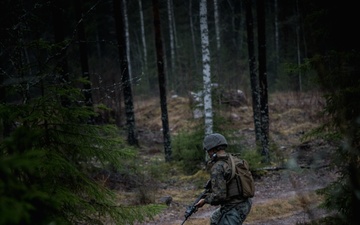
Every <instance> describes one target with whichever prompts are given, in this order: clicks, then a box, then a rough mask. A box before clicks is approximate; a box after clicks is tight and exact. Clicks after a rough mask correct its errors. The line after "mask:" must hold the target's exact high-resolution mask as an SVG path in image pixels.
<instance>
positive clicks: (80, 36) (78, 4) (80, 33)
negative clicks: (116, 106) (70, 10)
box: [75, 0, 93, 107]
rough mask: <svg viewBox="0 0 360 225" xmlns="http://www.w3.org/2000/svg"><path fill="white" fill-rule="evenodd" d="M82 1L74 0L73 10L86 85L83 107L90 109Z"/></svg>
mask: <svg viewBox="0 0 360 225" xmlns="http://www.w3.org/2000/svg"><path fill="white" fill-rule="evenodd" d="M82 4H83V3H82V0H75V10H76V18H77V21H78V27H77V29H78V30H77V35H78V40H79V48H80V61H81V71H82V76H83V78H84V79H85V80H87V83H85V84H84V95H85V105H86V106H89V107H92V106H93V100H92V93H91V79H90V72H89V62H88V52H87V44H86V35H85V28H84V20H83V17H82V14H83V12H82Z"/></svg>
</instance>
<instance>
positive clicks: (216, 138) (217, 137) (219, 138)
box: [203, 133, 228, 151]
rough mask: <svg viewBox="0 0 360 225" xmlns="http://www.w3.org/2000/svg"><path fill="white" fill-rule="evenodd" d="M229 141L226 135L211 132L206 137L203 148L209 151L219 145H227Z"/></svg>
mask: <svg viewBox="0 0 360 225" xmlns="http://www.w3.org/2000/svg"><path fill="white" fill-rule="evenodd" d="M227 145H228V143H227V141H226V139H225V137H224V136H223V135H221V134H219V133H213V134H209V135H207V136H206V137H205V138H204V142H203V148H204V150H205V151H209V150H211V149H213V148H216V147H218V146H227Z"/></svg>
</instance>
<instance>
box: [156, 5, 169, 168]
mask: <svg viewBox="0 0 360 225" xmlns="http://www.w3.org/2000/svg"><path fill="white" fill-rule="evenodd" d="M152 2H153V15H154V28H155V45H156V58H157V68H158V77H159V90H160V106H161V121H162V127H163V137H164V151H165V161H166V162H170V161H171V159H172V150H171V139H170V129H169V118H168V111H167V100H166V79H165V78H166V76H165V70H164V50H163V41H162V36H161V23H160V12H159V3H158V0H153V1H152Z"/></svg>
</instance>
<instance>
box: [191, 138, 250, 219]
mask: <svg viewBox="0 0 360 225" xmlns="http://www.w3.org/2000/svg"><path fill="white" fill-rule="evenodd" d="M227 145H228V143H227V141H226V139H225V137H224V136H223V135H221V134H218V133H213V134H210V135H207V136H206V137H205V138H204V142H203V147H204V150H205V151H206V152H207V153H208V155H209V157H210V159H211V162H212V166H211V177H210V180H211V190H210V193H209V194H208V195H207V196H206V197H205V198H203V199H200V200H199V201H198V203H196V204H195V206H196V207H198V208H200V207H202V206H203V205H204V204H210V205H215V206H217V205H220V207H219V208H217V209H216V210H215V211H214V212H213V213H212V215H211V217H210V225H235V224H236V225H241V224H243V222H244V221H245V219H246V217H247V215H248V214H249V212H250V210H251V206H252V201H251V198H244V197H243V196H242V195H241V193H240V192H241V190H239V188H238V187H237V184H236V182H231V181H232V180H230V176H231V170H232V169H231V166H229V163H228V160H227V159H228V157H229V155H228V153H226V151H225V149H226V147H227Z"/></svg>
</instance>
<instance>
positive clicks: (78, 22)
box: [0, 0, 360, 224]
mask: <svg viewBox="0 0 360 225" xmlns="http://www.w3.org/2000/svg"><path fill="white" fill-rule="evenodd" d="M214 2H215V1H207V3H208V4H207V6H208V26H209V30H208V35H209V39H210V54H211V77H212V82H213V83H217V84H218V85H219V87H220V89H221V90H242V91H243V92H244V93H246V95H247V96H251V92H252V91H253V90H252V89H251V84H250V78H251V75H250V74H251V71H250V69H249V51H248V46H249V39H248V35H247V34H248V33H247V29H248V25H249V24H248V23H247V22H248V21H247V20H246V13H248V12H249V11H247V12H246V4H249V3H251V4H250V5H251V8H250V9H251V12H252V13H253V15H254V16H253V19H254V21H253V24H252V25H253V27H254V39H253V41H254V43H255V45H254V46H255V59H258V58H259V56H258V54H259V53H258V49H259V46H258V45H257V40H258V33H257V25H258V19H259V18H262V16H263V17H265V34H266V36H265V37H266V56H265V57H266V65H263V66H265V67H266V81H267V91H268V92H269V93H276V92H280V93H284V94H286V93H288V92H311V91H320V92H321V93H323V96H324V98H325V100H326V106H325V107H324V117H326V118H327V120H324V124H323V126H322V128H321V129H319V130H317V131H315V134H316V135H322V136H324V137H327V138H329V139H331V140H333V141H336V142H338V143H339V144H338V147H339V150H338V152H337V154H336V156H334V164H335V165H336V166H337V167H338V170H339V173H340V174H341V176H340V178H339V182H338V183H336V184H334V186H332V187H330V189H329V190H328V191H325V195H327V197H328V198H327V201H326V205H327V207H329V208H331V209H337V210H338V211H339V215H340V217H339V220H336V221H337V222H338V223H337V224H340V223H343V224H357V222H358V219H359V218H358V217H359V216H358V215H357V211H356V209H358V208H359V206H360V199H359V195H358V192H359V190H360V179H359V177H360V175H359V174H360V172H359V171H360V168H359V154H360V152H359V144H360V143H359V134H360V133H359V116H360V107H359V104H358V102H359V97H360V86H359V85H360V80H359V77H360V76H359V40H360V39H359V34H358V32H357V30H356V28H357V21H358V12H357V7H356V6H355V4H353V3H352V1H342V2H329V1H322V0H317V1H314V0H312V1H310V0H292V1H287V0H270V1H264V3H265V4H264V11H263V14H259V11H257V10H256V7H257V4H259V3H260V2H263V1H261V0H258V1H250V0H244V1H239V0H218V1H217V2H218V8H217V9H218V10H217V12H218V14H219V17H218V19H219V21H218V24H217V23H216V17H215V16H214V15H215V7H214V6H215V5H214ZM154 9H158V10H159V16H160V22H161V36H162V48H163V58H164V61H163V62H162V63H163V66H164V75H165V76H166V79H165V80H163V81H162V82H160V83H159V73H158V67H157V66H158V65H157V64H158V62H157V56H158V55H157V51H158V49H159V46H157V45H156V43H155V28H156V26H154V13H153V12H155V10H154ZM0 16H1V20H0V29H1V30H0V75H1V76H0V102H1V106H0V115H1V125H0V128H1V137H0V140H1V143H0V194H1V199H0V224H86V223H88V224H89V223H90V224H95V223H98V224H102V219H103V218H104V217H103V216H104V215H105V217H109V218H111V219H113V220H114V221H122V222H120V223H119V222H118V223H119V224H123V222H124V221H125V222H128V223H132V222H134V221H136V220H142V219H143V218H144V217H146V216H148V215H153V214H154V213H156V212H158V211H159V210H160V209H161V206H158V205H155V204H154V205H153V204H144V205H141V206H132V207H122V206H118V207H113V206H114V205H115V202H114V193H113V192H112V191H111V190H110V189H108V188H106V187H104V186H102V185H101V184H99V183H97V182H96V180H95V179H93V177H92V176H91V175H92V174H94V173H95V172H98V171H100V170H101V169H103V168H107V169H111V170H116V171H126V170H127V168H128V167H129V161H128V160H130V161H131V159H134V158H135V157H136V151H137V147H138V141H137V139H136V138H137V136H136V118H134V112H133V110H134V109H133V103H134V102H136V101H138V100H144V99H145V100H146V99H150V98H154V97H155V98H160V97H161V94H162V93H161V88H160V89H159V86H160V87H161V85H165V86H166V91H167V92H166V95H168V96H172V95H179V96H188V95H189V92H197V91H201V90H202V88H203V82H202V76H203V75H202V55H201V40H200V24H199V20H200V19H199V1H191V0H189V1H184V0H172V1H165V0H159V1H149V0H147V1H144V0H142V1H141V0H127V1H120V0H112V1H111V0H97V1H95V0H89V1H82V0H73V1H68V0H53V1H40V0H38V1H36V0H27V1H21V0H12V1H10V0H4V1H1V3H0ZM169 21H170V22H169ZM217 25H218V26H217ZM217 28H219V32H218V33H217ZM127 44H128V45H127ZM258 66H259V62H258V61H256V68H258ZM255 74H258V71H257V70H256V71H255ZM168 153H171V152H169V151H168ZM168 159H169V160H170V157H169V158H168ZM124 160H125V161H124ZM124 174H126V173H125V172H124ZM333 190H338V192H333Z"/></svg>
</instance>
